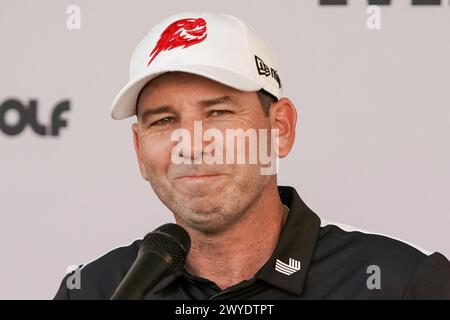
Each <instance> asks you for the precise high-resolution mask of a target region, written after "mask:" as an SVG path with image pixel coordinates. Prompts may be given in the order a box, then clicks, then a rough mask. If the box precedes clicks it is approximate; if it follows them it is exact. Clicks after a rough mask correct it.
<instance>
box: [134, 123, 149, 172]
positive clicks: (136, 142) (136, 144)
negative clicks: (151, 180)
mask: <svg viewBox="0 0 450 320" xmlns="http://www.w3.org/2000/svg"><path fill="white" fill-rule="evenodd" d="M131 129H132V131H133V145H134V151H135V152H136V157H137V161H138V164H139V170H140V171H141V175H142V177H143V178H144V179H145V180H147V181H148V175H147V170H146V169H145V166H144V162H143V161H142V157H141V152H140V144H139V131H138V130H139V125H138V124H137V123H133V125H132V126H131Z"/></svg>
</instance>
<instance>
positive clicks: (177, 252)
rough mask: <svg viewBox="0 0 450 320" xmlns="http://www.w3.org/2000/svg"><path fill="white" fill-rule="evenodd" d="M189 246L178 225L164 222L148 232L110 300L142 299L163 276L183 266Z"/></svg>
mask: <svg viewBox="0 0 450 320" xmlns="http://www.w3.org/2000/svg"><path fill="white" fill-rule="evenodd" d="M190 248H191V238H190V237H189V234H188V233H187V231H186V230H185V229H183V228H182V227H181V226H179V225H177V224H174V223H167V224H165V225H162V226H160V227H159V228H157V229H155V230H154V231H152V232H150V233H149V234H147V235H146V236H145V237H144V240H143V242H142V245H141V248H140V249H139V252H138V255H137V258H136V260H135V261H134V262H133V264H132V265H131V267H130V270H129V271H128V273H127V274H126V275H125V277H124V278H123V280H122V281H121V282H120V284H119V285H118V287H117V288H116V290H115V291H114V293H113V295H112V296H111V299H110V300H143V299H144V297H145V295H146V294H147V293H148V292H149V291H150V290H151V289H153V288H154V287H155V286H156V285H157V284H158V283H159V282H160V281H161V280H162V279H163V278H165V277H166V276H168V275H169V274H170V273H172V272H174V271H176V270H177V269H179V268H181V267H182V266H183V265H184V261H185V259H186V256H187V255H188V253H189V249H190Z"/></svg>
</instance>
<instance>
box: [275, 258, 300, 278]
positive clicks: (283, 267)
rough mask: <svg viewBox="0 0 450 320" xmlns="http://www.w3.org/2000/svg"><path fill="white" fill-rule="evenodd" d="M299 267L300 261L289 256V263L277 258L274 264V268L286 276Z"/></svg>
mask: <svg viewBox="0 0 450 320" xmlns="http://www.w3.org/2000/svg"><path fill="white" fill-rule="evenodd" d="M300 269H301V263H300V261H298V260H295V259H292V258H289V264H287V263H284V262H283V261H281V260H280V259H277V262H276V264H275V270H276V271H278V272H280V273H282V274H285V275H287V276H290V275H291V274H294V273H296V272H297V271H299V270H300Z"/></svg>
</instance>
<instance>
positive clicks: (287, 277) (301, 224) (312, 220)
mask: <svg viewBox="0 0 450 320" xmlns="http://www.w3.org/2000/svg"><path fill="white" fill-rule="evenodd" d="M278 192H279V194H280V198H281V201H282V202H283V204H285V205H286V206H288V207H289V214H288V217H287V219H286V223H285V225H284V227H283V230H282V231H281V234H280V238H279V240H278V243H277V246H276V247H275V250H274V252H273V254H272V256H271V257H270V258H269V260H268V261H267V262H266V264H265V265H264V266H263V267H262V268H261V269H260V270H259V271H258V272H257V273H256V275H255V277H256V278H258V279H261V280H263V281H265V282H267V283H270V284H271V285H273V286H275V287H278V288H281V289H283V290H286V291H288V292H290V293H293V294H296V295H299V296H300V295H301V294H302V292H303V287H304V285H305V282H306V279H307V276H308V271H309V266H310V264H311V261H312V257H313V253H314V250H315V247H316V242H317V237H318V234H319V229H320V219H319V217H318V216H317V215H316V214H315V213H314V212H313V211H312V210H311V209H310V208H308V206H306V204H305V203H304V202H303V201H302V199H301V198H300V196H299V195H298V193H297V191H296V190H295V189H294V188H293V187H288V186H286V187H285V186H279V187H278ZM291 259H292V260H291ZM277 260H278V261H279V262H278V265H279V266H278V267H277ZM280 262H281V263H280ZM280 264H281V266H280ZM286 264H287V265H289V264H292V265H291V266H289V267H286V266H285V265H286ZM298 267H300V269H299V270H298V271H296V269H297V268H298Z"/></svg>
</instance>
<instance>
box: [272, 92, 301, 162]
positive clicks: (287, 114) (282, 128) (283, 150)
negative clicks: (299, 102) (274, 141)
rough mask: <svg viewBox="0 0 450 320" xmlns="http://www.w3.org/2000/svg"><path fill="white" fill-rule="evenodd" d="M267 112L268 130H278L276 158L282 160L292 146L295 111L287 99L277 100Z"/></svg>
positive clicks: (295, 120) (295, 122)
mask: <svg viewBox="0 0 450 320" xmlns="http://www.w3.org/2000/svg"><path fill="white" fill-rule="evenodd" d="M269 110H270V112H269V122H270V128H271V129H278V130H279V155H278V156H279V157H280V158H284V157H285V156H287V155H288V153H289V151H290V150H291V148H292V146H293V145H294V141H295V126H296V124H297V110H296V108H295V106H294V104H293V103H292V102H291V100H289V99H288V98H281V99H279V100H278V101H277V102H275V103H273V104H272V106H271V107H270V109H269Z"/></svg>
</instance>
